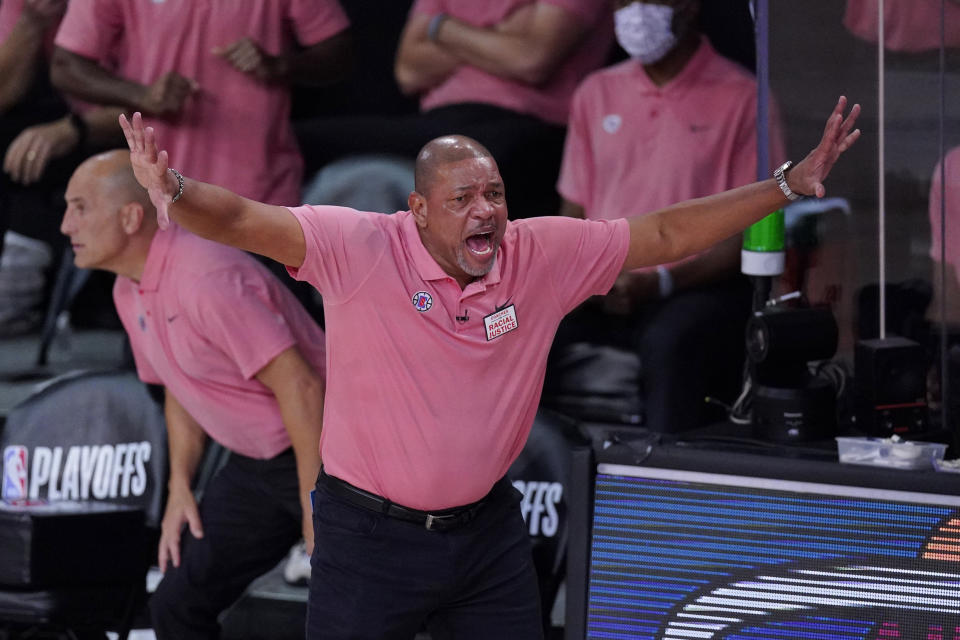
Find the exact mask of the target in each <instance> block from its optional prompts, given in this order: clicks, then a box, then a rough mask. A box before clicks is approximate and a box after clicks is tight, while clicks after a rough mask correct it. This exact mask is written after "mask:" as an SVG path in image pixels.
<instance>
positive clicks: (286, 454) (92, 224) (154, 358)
mask: <svg viewBox="0 0 960 640" xmlns="http://www.w3.org/2000/svg"><path fill="white" fill-rule="evenodd" d="M66 201H67V210H66V213H64V216H63V223H62V225H61V230H62V232H63V233H64V234H65V235H67V236H69V237H70V243H71V244H72V246H73V249H74V253H75V256H76V258H75V261H76V264H77V266H78V267H82V268H87V269H104V270H106V271H110V272H113V273H115V274H117V279H116V284H115V285H114V292H113V293H114V302H115V303H116V307H117V312H118V313H119V315H120V319H121V320H122V322H123V326H124V328H125V329H126V332H127V335H128V336H129V338H130V344H131V347H132V349H133V354H134V358H135V360H136V365H137V372H138V374H139V376H140V378H141V379H142V380H143V381H144V382H147V383H151V384H160V385H163V386H164V387H165V388H166V408H165V413H166V420H167V433H168V438H169V449H170V478H169V483H168V484H169V497H168V499H167V506H166V512H165V514H164V517H163V522H162V525H161V536H160V547H159V553H158V563H159V566H160V568H161V570H165V574H164V577H163V580H162V581H161V582H160V585H159V586H158V587H157V590H156V592H155V593H154V594H153V595H152V596H151V599H150V609H151V613H152V617H153V626H154V630H155V632H156V635H157V637H158V638H160V639H161V640H163V639H170V640H185V639H190V638H217V637H219V627H218V623H217V616H218V615H219V614H220V613H221V612H222V611H223V610H224V609H225V608H226V607H228V606H229V605H230V604H232V603H233V602H234V601H235V600H236V599H237V598H238V597H239V596H240V595H241V594H242V593H243V591H244V589H245V588H246V587H247V585H248V584H249V583H250V582H251V581H252V580H253V579H254V578H256V577H258V576H259V575H261V574H263V573H264V572H266V571H268V570H269V569H271V568H272V567H274V566H276V564H277V562H279V561H280V559H281V558H283V556H284V555H285V554H286V552H287V550H289V548H290V546H291V545H292V544H293V543H294V542H295V541H296V540H297V539H298V538H300V536H303V538H304V539H305V540H306V541H307V547H308V548H310V547H312V545H313V527H312V525H311V514H310V502H309V500H310V499H309V492H310V489H311V488H312V487H313V483H314V480H315V479H316V476H317V472H318V470H319V468H320V457H319V451H318V447H319V439H320V429H321V421H322V415H323V393H324V380H323V373H324V359H325V348H324V334H323V332H322V331H321V330H320V328H319V327H317V326H316V325H315V324H314V323H313V321H312V320H311V319H310V317H309V316H308V315H307V313H306V311H304V309H303V308H302V307H301V306H300V305H299V304H298V303H297V301H296V300H295V299H294V297H293V294H291V293H290V291H289V290H288V289H287V288H286V287H284V286H283V285H282V284H281V283H280V282H279V281H278V280H277V279H276V278H275V277H273V276H272V275H271V274H270V273H269V272H268V271H267V270H266V268H265V267H264V266H263V265H261V264H260V263H259V262H257V261H256V260H254V259H253V258H252V257H251V256H249V255H247V254H245V253H243V252H242V251H238V250H236V249H231V248H228V247H224V246H222V245H218V244H214V243H212V242H210V241H209V240H204V239H202V238H199V237H197V236H195V235H193V234H191V233H189V232H187V231H185V230H183V229H181V228H179V227H176V226H171V227H170V228H168V229H166V230H165V231H158V229H157V222H156V212H155V210H154V207H153V205H152V204H151V203H150V199H149V197H148V196H147V193H146V192H145V191H144V190H143V188H141V187H140V185H138V184H137V182H136V180H135V179H134V175H133V172H132V171H131V167H130V155H129V153H128V152H127V151H112V152H110V153H106V154H102V155H99V156H94V157H93V158H90V159H89V160H87V161H86V162H84V163H83V164H82V165H80V167H78V168H77V170H76V172H75V173H74V174H73V177H72V178H71V179H70V183H69V185H68V187H67V193H66ZM208 438H212V439H213V440H215V441H216V442H219V443H220V444H221V445H223V446H224V447H226V448H227V449H229V450H230V452H231V455H230V458H229V461H228V462H227V464H226V466H225V467H224V468H223V469H222V470H220V471H219V472H218V474H217V475H216V476H215V477H214V478H213V480H211V481H210V484H209V485H208V486H207V488H206V490H205V492H204V495H203V499H202V501H201V503H200V504H199V506H198V505H197V503H196V501H195V500H194V496H193V493H192V491H191V482H192V480H193V476H194V473H195V471H196V469H197V465H198V463H199V461H200V459H201V455H202V453H203V450H204V446H205V444H206V441H207V439H208ZM184 527H186V529H184Z"/></svg>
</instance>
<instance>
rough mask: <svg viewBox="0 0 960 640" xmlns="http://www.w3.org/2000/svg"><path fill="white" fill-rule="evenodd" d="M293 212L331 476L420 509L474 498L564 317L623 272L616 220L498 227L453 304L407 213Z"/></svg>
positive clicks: (526, 402) (623, 239)
mask: <svg viewBox="0 0 960 640" xmlns="http://www.w3.org/2000/svg"><path fill="white" fill-rule="evenodd" d="M291 211H293V213H294V215H295V216H296V217H297V219H298V220H299V221H300V224H301V226H302V228H303V232H304V235H305V236H306V245H307V251H306V258H305V260H304V263H303V265H302V266H301V267H300V268H299V269H290V273H291V274H292V275H294V277H296V278H298V279H300V280H306V281H308V282H310V283H311V284H313V285H314V286H315V287H316V288H317V289H318V290H319V291H320V293H322V294H323V301H324V311H325V318H326V323H327V324H326V328H327V334H328V336H329V340H328V354H327V355H328V358H329V362H328V366H329V371H330V376H329V377H328V381H327V396H326V404H325V407H324V427H323V435H322V436H321V441H320V448H321V455H322V457H323V460H324V465H325V466H326V468H327V471H329V473H330V474H332V475H334V476H337V477H340V478H343V479H344V480H346V481H347V482H350V483H352V484H354V485H356V486H358V487H362V488H364V489H367V490H369V491H373V492H375V493H378V494H380V495H383V496H386V497H387V498H389V499H390V500H393V501H395V502H398V503H400V504H403V505H406V506H409V507H414V508H418V509H442V508H446V507H452V506H457V505H463V504H467V503H470V502H473V501H475V500H478V499H480V498H481V497H483V496H484V495H485V494H486V493H487V492H488V491H489V490H490V487H491V486H492V485H493V484H494V482H496V481H497V480H498V479H499V478H501V477H502V476H503V475H504V474H506V472H507V469H508V467H509V466H510V463H511V462H513V460H514V459H515V458H516V456H517V455H518V454H519V453H520V450H521V449H522V448H523V445H524V442H525V441H526V439H527V434H528V433H529V430H530V426H531V424H532V423H533V418H534V415H535V413H536V410H537V403H538V402H539V399H540V391H541V388H542V385H543V375H544V371H545V368H546V359H547V352H548V351H549V350H550V344H551V342H552V341H553V336H554V333H555V331H556V328H557V325H558V324H559V323H560V319H561V318H562V317H563V316H564V314H566V313H567V312H568V311H570V310H571V309H573V308H574V307H575V306H577V304H579V303H580V302H581V301H582V300H584V299H586V298H587V297H589V296H591V295H594V294H599V293H605V292H606V291H608V290H609V289H610V287H611V285H612V284H613V282H614V279H615V278H616V276H617V274H618V273H619V271H620V269H621V267H622V265H623V261H624V258H625V257H626V252H627V245H628V240H629V231H628V228H627V224H626V222H624V221H616V222H607V221H603V222H590V221H584V220H572V219H568V218H532V219H529V220H522V221H516V222H509V223H507V230H506V234H505V236H504V239H503V243H502V244H501V246H500V249H499V252H498V253H497V259H496V262H495V263H494V266H493V268H492V270H491V271H490V272H489V273H488V274H487V275H486V276H484V277H482V278H480V279H478V280H477V281H475V282H472V283H470V284H469V285H468V286H467V287H466V289H464V290H461V289H460V286H459V285H458V284H457V282H456V281H455V280H454V279H453V278H451V277H449V276H448V275H446V274H445V273H444V272H443V270H442V269H441V268H440V266H439V265H438V264H437V263H436V261H435V260H434V259H433V258H432V257H431V256H430V254H429V253H428V252H427V250H426V249H425V248H424V246H423V243H422V242H421V240H420V236H419V234H418V232H417V226H416V223H415V222H414V219H413V216H412V215H411V214H410V212H409V211H406V212H401V213H396V214H394V215H391V216H388V215H383V214H376V213H361V212H357V211H354V210H352V209H346V208H341V207H313V206H304V207H299V208H296V209H291Z"/></svg>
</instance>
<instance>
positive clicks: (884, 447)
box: [836, 438, 947, 469]
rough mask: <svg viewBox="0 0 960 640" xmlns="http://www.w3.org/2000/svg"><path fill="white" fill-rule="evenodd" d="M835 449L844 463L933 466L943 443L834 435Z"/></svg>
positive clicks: (891, 466)
mask: <svg viewBox="0 0 960 640" xmlns="http://www.w3.org/2000/svg"><path fill="white" fill-rule="evenodd" d="M836 440H837V453H838V454H839V457H840V462H843V463H845V464H865V465H871V466H876V467H887V468H889V469H933V468H935V466H936V462H935V461H939V460H943V454H944V453H946V451H947V445H945V444H940V443H939V442H913V441H910V440H899V441H898V440H892V439H890V438H837V439H836Z"/></svg>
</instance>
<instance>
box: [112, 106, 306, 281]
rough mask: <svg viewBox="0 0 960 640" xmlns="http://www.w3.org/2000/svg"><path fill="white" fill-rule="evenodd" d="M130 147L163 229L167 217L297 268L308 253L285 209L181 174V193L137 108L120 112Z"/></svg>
mask: <svg viewBox="0 0 960 640" xmlns="http://www.w3.org/2000/svg"><path fill="white" fill-rule="evenodd" d="M120 127H121V128H122V129H123V134H124V136H125V137H126V139H127V145H128V146H129V147H130V163H131V164H132V165H133V173H134V175H135V176H136V178H137V181H138V182H139V183H140V185H141V186H143V188H144V189H146V190H147V193H148V194H150V201H151V202H152V203H153V205H154V206H155V207H156V208H157V219H158V221H159V223H160V227H161V228H166V226H167V224H168V223H169V220H170V216H171V215H172V218H173V220H174V221H175V222H176V223H177V224H179V225H180V226H181V227H183V228H185V229H187V230H189V231H192V232H193V233H195V234H197V235H199V236H202V237H204V238H207V239H209V240H213V241H215V242H220V243H222V244H227V245H230V246H232V247H237V248H240V249H244V250H246V251H251V252H253V253H259V254H260V255H263V256H266V257H268V258H272V259H273V260H276V261H277V262H280V263H281V264H285V265H289V266H291V267H300V266H301V265H302V264H303V259H304V257H305V255H306V242H305V240H304V237H303V230H302V229H301V228H300V223H299V222H298V221H297V219H296V217H294V215H293V214H292V213H291V212H290V210H289V209H287V208H285V207H277V206H273V205H268V204H263V203H262V202H256V201H254V200H249V199H247V198H243V197H241V196H238V195H237V194H235V193H233V192H232V191H228V190H226V189H223V188H221V187H218V186H216V185H212V184H206V183H204V182H200V181H198V180H191V179H190V178H187V177H184V179H183V182H184V184H183V191H182V193H181V195H180V197H179V198H177V202H176V203H173V198H174V196H176V195H177V194H178V193H180V185H179V183H178V181H177V178H176V177H175V176H174V174H173V172H172V171H169V170H168V168H169V164H168V158H167V152H166V151H165V150H164V151H160V150H159V149H158V148H157V140H156V135H155V134H154V131H153V127H145V126H144V124H143V119H142V118H141V117H140V114H139V112H138V113H134V114H133V118H132V119H131V120H127V118H126V116H123V115H121V116H120Z"/></svg>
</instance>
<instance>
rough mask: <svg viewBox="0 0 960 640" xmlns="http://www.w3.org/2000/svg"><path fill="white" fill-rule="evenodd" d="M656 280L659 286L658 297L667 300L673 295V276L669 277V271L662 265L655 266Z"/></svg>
mask: <svg viewBox="0 0 960 640" xmlns="http://www.w3.org/2000/svg"><path fill="white" fill-rule="evenodd" d="M657 279H658V280H659V285H660V297H661V298H669V297H670V294H671V293H673V276H671V275H670V270H669V269H667V268H666V267H665V266H663V265H659V266H657Z"/></svg>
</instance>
